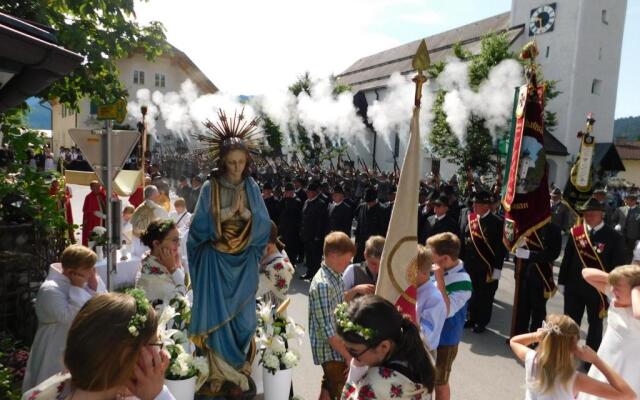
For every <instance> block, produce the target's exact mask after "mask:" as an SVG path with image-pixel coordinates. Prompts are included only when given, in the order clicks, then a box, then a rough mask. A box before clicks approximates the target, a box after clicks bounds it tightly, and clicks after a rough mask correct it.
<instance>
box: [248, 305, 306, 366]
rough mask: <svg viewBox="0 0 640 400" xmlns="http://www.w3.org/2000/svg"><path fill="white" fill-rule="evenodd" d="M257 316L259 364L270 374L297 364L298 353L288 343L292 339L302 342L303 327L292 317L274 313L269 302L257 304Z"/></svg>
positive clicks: (291, 341)
mask: <svg viewBox="0 0 640 400" xmlns="http://www.w3.org/2000/svg"><path fill="white" fill-rule="evenodd" d="M257 316H258V329H257V331H256V344H257V346H258V352H259V353H260V364H262V365H263V366H264V368H265V369H267V370H268V371H269V372H271V373H272V374H275V373H276V372H277V371H279V370H283V369H291V368H294V367H295V366H297V365H298V364H299V363H300V354H299V353H298V352H297V351H295V350H293V349H291V347H290V344H291V343H293V342H294V341H298V343H299V344H301V343H302V338H303V337H304V328H303V327H302V326H300V325H299V324H296V323H295V321H294V320H293V318H290V317H289V318H287V317H285V316H283V315H281V314H278V313H276V312H275V310H274V307H273V305H272V304H271V303H265V304H259V305H258V310H257Z"/></svg>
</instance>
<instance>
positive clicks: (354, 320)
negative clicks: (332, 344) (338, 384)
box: [336, 295, 435, 400]
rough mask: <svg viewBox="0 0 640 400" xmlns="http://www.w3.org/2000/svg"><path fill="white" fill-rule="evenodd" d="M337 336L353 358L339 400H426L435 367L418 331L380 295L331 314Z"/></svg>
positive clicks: (350, 304)
mask: <svg viewBox="0 0 640 400" xmlns="http://www.w3.org/2000/svg"><path fill="white" fill-rule="evenodd" d="M336 325H337V331H338V335H339V336H340V337H341V338H342V340H343V341H344V344H345V346H346V348H347V351H348V352H349V354H350V355H351V357H352V360H351V366H350V370H349V377H348V378H347V383H346V384H345V386H344V389H343V391H342V400H373V399H375V400H384V399H394V400H396V399H411V400H421V399H422V400H426V399H430V398H431V394H430V393H431V392H432V391H433V386H434V379H435V368H434V366H433V364H432V363H431V359H430V358H429V356H428V354H427V350H426V349H425V347H424V344H423V342H422V340H421V339H420V333H419V331H418V328H417V327H416V326H415V325H414V324H413V322H411V321H410V320H409V319H406V318H404V317H403V316H402V315H401V314H400V313H399V312H398V311H397V310H396V308H395V307H394V305H393V304H391V303H390V302H388V301H387V300H385V299H383V298H381V297H379V296H373V295H368V296H362V297H359V298H356V299H355V300H352V301H351V302H350V303H349V304H348V305H347V304H346V303H342V304H341V305H339V306H338V308H337V309H336Z"/></svg>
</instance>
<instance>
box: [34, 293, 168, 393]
mask: <svg viewBox="0 0 640 400" xmlns="http://www.w3.org/2000/svg"><path fill="white" fill-rule="evenodd" d="M157 328H158V321H157V319H156V313H155V311H154V310H153V307H151V304H149V301H148V300H147V299H146V298H145V296H144V293H143V292H142V291H140V290H135V289H134V290H131V291H129V292H128V294H125V293H105V294H100V295H98V296H96V297H94V298H93V299H91V300H89V301H88V302H87V303H86V304H85V305H84V306H83V307H82V309H80V311H79V312H78V315H77V316H76V318H75V319H74V320H73V323H72V324H71V328H70V329H69V336H68V338H67V343H66V349H65V351H64V364H65V366H66V368H67V370H68V372H65V373H59V374H57V375H53V376H52V377H50V378H49V379H47V380H45V381H44V382H42V383H41V384H40V385H38V386H36V387H35V388H33V389H31V390H29V391H27V392H25V393H24V394H23V395H22V400H123V399H125V398H126V399H129V400H132V399H140V400H175V399H174V397H173V395H171V393H170V392H169V390H167V388H166V387H165V386H164V373H165V370H166V368H167V366H168V365H169V357H168V355H167V353H166V352H165V351H164V350H161V349H160V347H159V346H158V345H159V343H157V342H158V338H157Z"/></svg>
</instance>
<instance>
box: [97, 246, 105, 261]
mask: <svg viewBox="0 0 640 400" xmlns="http://www.w3.org/2000/svg"><path fill="white" fill-rule="evenodd" d="M96 255H97V256H98V261H102V260H104V247H102V246H96Z"/></svg>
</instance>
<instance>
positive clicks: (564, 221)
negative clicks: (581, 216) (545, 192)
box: [551, 188, 575, 232]
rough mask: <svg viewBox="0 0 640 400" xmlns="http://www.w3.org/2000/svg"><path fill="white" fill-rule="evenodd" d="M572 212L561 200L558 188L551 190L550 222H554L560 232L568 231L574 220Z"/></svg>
mask: <svg viewBox="0 0 640 400" xmlns="http://www.w3.org/2000/svg"><path fill="white" fill-rule="evenodd" d="M574 219H575V218H574V216H573V212H572V211H571V210H570V209H569V207H568V206H567V205H566V204H565V203H564V202H563V201H562V192H561V191H560V188H555V189H553V190H552V191H551V222H553V223H554V224H556V225H557V226H558V227H559V228H560V230H561V231H562V232H568V231H569V229H570V228H571V226H572V225H573V222H574Z"/></svg>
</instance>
